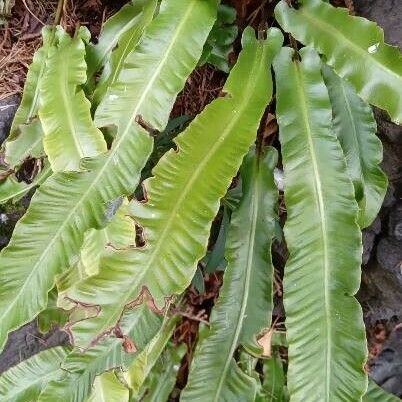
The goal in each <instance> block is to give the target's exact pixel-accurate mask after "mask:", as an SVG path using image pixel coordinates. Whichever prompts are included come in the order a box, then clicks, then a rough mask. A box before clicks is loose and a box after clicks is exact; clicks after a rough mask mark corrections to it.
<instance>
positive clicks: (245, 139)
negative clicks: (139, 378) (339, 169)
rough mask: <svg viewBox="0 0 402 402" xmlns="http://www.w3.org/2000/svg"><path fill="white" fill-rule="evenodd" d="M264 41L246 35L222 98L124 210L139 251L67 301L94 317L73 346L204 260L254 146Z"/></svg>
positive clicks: (168, 289) (118, 259)
mask: <svg viewBox="0 0 402 402" xmlns="http://www.w3.org/2000/svg"><path fill="white" fill-rule="evenodd" d="M269 39H270V40H268V41H258V40H256V39H255V35H254V32H252V30H251V29H250V30H247V32H246V35H245V41H244V42H245V43H246V44H245V47H244V50H243V52H242V54H241V56H240V58H239V61H238V63H237V65H236V66H235V67H234V68H233V70H232V73H231V75H230V76H229V79H228V81H227V83H226V85H225V87H224V92H225V93H226V94H227V96H225V97H222V98H219V99H217V100H215V101H214V102H212V103H211V104H210V105H208V106H207V107H206V108H205V110H204V111H203V112H202V113H201V114H200V115H199V116H198V117H197V118H196V119H194V120H193V122H192V123H191V124H190V125H189V127H188V128H187V129H186V130H185V131H184V132H183V133H181V134H180V135H179V136H178V137H177V138H176V140H175V143H176V145H177V149H178V151H177V152H176V151H174V150H170V151H169V152H168V153H167V154H165V155H164V156H163V157H162V159H161V160H160V161H159V163H158V164H157V166H156V167H155V169H154V170H153V175H154V177H152V178H150V179H148V180H147V181H145V184H144V188H145V192H146V194H147V202H145V203H140V202H134V203H133V204H132V206H131V212H132V214H133V216H134V218H135V219H136V221H137V222H138V223H139V224H140V225H141V226H142V227H143V228H144V239H145V241H146V244H145V246H144V247H141V248H138V249H134V250H128V251H122V252H121V253H116V254H114V255H113V257H111V258H105V259H103V261H102V262H101V265H102V267H104V269H102V272H101V273H100V275H97V276H94V277H91V278H90V279H88V281H86V282H85V283H83V284H82V286H80V288H79V289H78V290H77V292H74V293H73V294H71V295H69V296H70V298H71V299H73V300H78V301H79V302H80V303H84V304H89V305H99V306H100V310H101V311H100V314H99V315H98V316H97V317H96V318H94V319H88V320H84V321H81V322H80V323H77V325H76V326H75V327H74V337H75V338H74V339H75V341H76V342H77V343H78V344H80V345H82V346H85V345H87V344H88V343H90V342H91V339H93V337H96V336H97V335H99V334H102V333H106V332H108V331H109V330H110V329H111V328H113V327H114V326H115V325H116V322H117V320H118V319H119V317H120V315H121V314H122V311H123V310H124V309H125V306H126V305H128V304H129V303H134V304H136V303H138V302H141V301H142V300H143V297H144V296H146V297H147V298H148V299H149V298H150V299H151V300H152V302H153V303H155V304H156V306H158V307H159V308H161V307H163V306H164V301H165V298H167V297H170V296H172V295H173V294H179V293H181V292H183V291H184V289H185V288H186V287H187V286H188V285H189V284H190V282H191V279H192V277H193V275H194V273H195V270H196V266H197V262H198V260H199V259H201V258H202V256H203V255H204V254H205V251H206V247H207V242H208V237H209V231H210V227H211V223H212V220H213V218H214V217H215V215H216V213H217V211H218V208H219V204H220V199H221V198H222V197H223V196H224V195H225V193H226V191H227V189H228V187H229V185H230V182H231V180H232V178H233V176H234V175H235V174H236V172H237V170H238V169H239V167H240V164H241V161H242V159H243V157H244V155H245V154H246V153H247V151H248V149H249V147H250V145H251V144H252V142H253V141H254V139H255V136H256V131H257V128H258V126H259V123H260V119H261V117H262V114H263V112H264V110H265V107H266V105H267V103H268V100H269V88H270V85H271V79H270V77H269V74H268V66H269V61H270V60H271V59H272V57H273V54H274V51H273V49H275V48H276V49H277V48H278V47H279V46H280V44H281V41H282V35H281V33H280V32H279V31H278V30H272V31H271V32H270V34H269ZM271 41H272V42H274V43H275V44H276V45H273V46H271V44H270V42H271ZM244 77H247V79H245V78H244ZM89 289H91V290H90V291H89ZM94 289H95V291H93V290H94ZM116 289H119V291H118V292H117V291H116Z"/></svg>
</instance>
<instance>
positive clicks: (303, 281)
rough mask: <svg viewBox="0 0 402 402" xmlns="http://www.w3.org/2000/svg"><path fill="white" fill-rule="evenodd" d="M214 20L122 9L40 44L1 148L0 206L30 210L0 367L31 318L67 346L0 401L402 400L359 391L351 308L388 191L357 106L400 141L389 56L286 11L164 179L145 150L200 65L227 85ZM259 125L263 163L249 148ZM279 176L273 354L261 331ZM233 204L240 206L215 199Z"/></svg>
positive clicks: (393, 54)
mask: <svg viewBox="0 0 402 402" xmlns="http://www.w3.org/2000/svg"><path fill="white" fill-rule="evenodd" d="M219 3H220V2H219V1H218V0H188V1H186V2H183V1H181V0H162V2H161V3H160V4H159V3H158V2H157V1H156V0H133V1H132V2H130V3H128V4H127V5H126V6H124V7H123V8H122V9H121V10H120V11H119V12H118V13H117V14H116V15H114V16H113V17H111V19H110V20H109V21H107V22H106V23H105V25H104V28H103V31H102V33H101V36H100V38H99V41H98V43H97V44H96V45H95V44H91V43H90V41H89V34H88V31H87V30H85V29H83V28H81V29H79V30H78V31H77V32H76V33H75V35H74V37H72V38H71V37H70V36H69V35H68V34H67V33H65V32H64V30H63V29H62V28H61V27H49V28H45V29H44V31H43V38H44V40H43V46H42V48H41V49H39V50H38V51H37V53H36V55H35V57H34V61H33V63H32V65H31V68H30V71H29V73H28V76H27V81H26V85H25V90H24V95H23V99H22V103H21V106H20V108H19V110H18V112H17V115H16V117H15V120H14V124H13V126H12V129H11V133H10V137H9V139H8V140H7V141H6V142H5V144H4V145H3V148H2V154H3V156H4V158H3V159H4V161H5V164H4V166H3V167H2V170H1V176H0V177H1V178H2V181H1V182H0V202H2V203H4V202H11V201H16V200H18V199H19V198H20V197H21V196H22V195H24V194H25V193H26V192H28V191H30V190H31V191H32V190H33V189H36V192H35V194H34V195H33V197H32V200H31V203H30V206H29V208H28V210H27V212H26V214H25V216H24V217H23V218H22V219H21V220H20V222H19V223H18V224H17V226H16V228H15V230H14V233H13V236H12V239H11V240H10V243H9V245H8V246H7V247H6V248H5V249H4V250H2V252H1V254H0V272H1V276H0V295H1V298H0V300H1V301H0V322H1V326H0V345H1V347H3V346H4V344H5V342H6V340H7V336H8V334H9V333H10V332H11V331H13V330H16V329H17V328H19V327H20V326H22V325H24V324H25V323H27V322H29V321H31V320H33V319H35V318H36V317H38V320H39V323H40V327H41V329H42V330H44V331H45V330H48V329H49V328H50V327H51V325H52V323H55V322H56V323H58V324H59V325H62V326H63V329H64V330H65V331H66V332H67V333H68V334H69V336H70V341H71V346H68V347H58V348H54V349H50V350H47V351H45V352H42V353H40V354H38V355H36V356H33V357H32V358H30V359H28V360H26V361H24V362H22V363H21V364H19V365H17V366H16V367H13V368H11V369H10V370H8V371H7V372H5V373H4V374H3V375H1V376H0V395H1V400H5V401H21V402H24V401H26V402H28V401H40V402H54V401H56V400H59V399H61V400H64V401H74V402H82V401H101V400H107V401H115V400H116V401H117V400H119V401H140V400H141V401H159V402H163V401H168V400H170V398H171V399H172V398H173V399H175V400H177V399H180V400H182V401H187V400H188V401H190V400H191V401H200V402H209V401H216V402H218V401H287V400H290V401H292V402H298V401H303V402H304V401H311V402H315V401H317V402H334V401H335V402H337V401H348V402H349V401H350V402H354V401H362V400H363V401H379V402H380V401H388V400H389V401H393V400H397V398H396V397H393V396H391V395H388V394H386V393H385V391H383V390H382V389H381V388H379V387H378V386H376V385H375V384H374V383H371V382H368V376H367V372H366V371H365V369H364V365H365V363H366V360H367V345H366V338H365V330H364V324H363V319H362V309H361V307H360V305H359V303H358V302H357V300H356V299H355V297H354V295H355V293H356V292H357V290H358V288H359V284H360V265H361V254H362V234H361V230H362V229H363V228H365V227H367V226H369V225H370V224H371V223H372V222H373V220H374V219H375V217H376V215H377V213H378V211H379V209H380V207H381V204H382V201H383V198H384V196H385V192H386V189H387V179H386V176H385V175H384V173H383V172H382V170H381V168H380V163H381V160H382V145H381V142H380V140H379V139H378V138H377V137H376V124H375V120H374V117H373V113H372V110H371V108H370V106H369V104H373V105H375V106H378V107H381V108H383V109H385V110H386V111H387V112H388V113H389V115H390V117H391V119H392V120H393V121H394V122H395V123H399V122H400V121H401V118H402V85H401V84H402V57H401V54H400V52H398V50H397V49H396V48H393V47H391V46H388V45H386V44H385V43H384V40H383V33H382V31H381V30H380V28H379V27H377V26H376V25H375V24H374V23H372V22H369V21H367V20H365V19H362V18H360V17H354V16H350V15H348V12H347V10H345V9H341V8H335V7H333V6H331V5H330V4H328V3H327V2H325V1H322V0H299V1H298V2H293V4H292V2H289V1H285V0H281V1H279V2H278V4H277V5H276V8H275V17H276V21H277V23H278V25H279V28H275V27H273V28H270V29H269V30H266V31H265V30H264V29H262V28H261V29H259V30H258V31H257V32H255V31H254V30H253V29H252V28H251V27H248V28H246V29H245V30H244V32H243V34H242V38H241V48H242V50H241V52H240V54H239V57H238V60H237V62H236V64H235V66H234V67H233V68H232V69H231V71H230V73H229V75H228V77H227V80H226V84H225V85H224V87H223V89H222V91H221V96H219V97H218V98H217V99H215V100H214V101H213V102H211V103H210V104H209V105H207V106H206V107H205V108H204V110H203V111H202V112H201V113H200V114H199V115H198V116H195V117H194V118H192V120H191V122H190V124H189V125H188V126H187V127H186V128H185V129H184V131H182V132H181V133H180V134H178V136H177V137H176V138H175V139H174V144H173V145H171V144H170V140H171V138H168V141H165V143H164V144H165V145H163V146H166V144H169V145H168V146H167V148H171V149H169V150H167V152H166V153H165V154H164V155H163V156H162V157H160V154H161V144H163V140H162V141H161V142H160V138H161V134H160V133H161V132H163V130H164V129H165V128H166V126H167V124H168V122H169V116H170V113H171V110H172V108H173V105H174V102H175V99H176V97H177V95H178V94H179V92H180V91H181V90H182V89H183V87H184V85H185V82H186V80H187V79H188V77H189V76H190V74H191V73H192V71H193V70H194V69H195V68H196V66H197V64H202V63H205V62H207V61H209V62H211V63H213V64H215V65H217V66H220V68H222V69H223V70H229V64H227V56H228V52H229V51H230V49H231V44H232V41H233V39H234V36H235V34H236V32H237V30H236V28H234V27H233V26H232V25H231V24H232V23H233V21H234V18H235V14H234V13H233V12H232V11H230V9H228V8H227V6H225V7H223V8H222V7H221V8H219V10H220V15H221V16H222V13H224V18H223V23H224V26H222V19H221V20H220V22H216V21H217V15H218V6H220V5H219ZM296 3H297V4H296ZM296 40H297V41H298V43H299V44H298V43H297V42H296ZM284 43H285V44H286V43H290V45H291V46H286V45H285V46H284ZM303 45H304V46H305V47H302V46H303ZM273 88H275V89H276V93H275V102H273V101H272V100H273V99H274V91H273ZM267 107H268V108H269V109H268V110H269V111H270V112H271V113H275V115H276V118H277V121H278V125H279V143H280V147H277V148H278V149H275V148H273V147H272V146H268V144H271V145H272V144H275V142H273V141H270V140H269V138H268V139H267V138H266V137H265V135H264V130H263V129H261V128H260V129H259V127H260V123H261V119H262V118H263V116H264V113H265V111H266V110H267ZM187 119H188V118H187V117H186V120H187ZM257 133H258V135H257ZM154 138H156V140H154ZM155 141H156V146H155V147H156V151H157V152H156V154H155V152H153V148H154V142H155ZM155 155H156V156H155ZM278 155H279V157H278ZM155 157H157V158H159V157H160V159H159V161H158V162H157V163H156V166H155V167H154V168H153V170H152V174H151V177H148V176H149V174H148V173H147V174H145V176H146V177H148V178H146V179H145V180H144V181H142V179H141V177H142V176H141V172H142V171H143V170H144V171H145V172H148V169H149V167H148V166H149V165H148V164H149V163H152V164H154V159H155ZM27 159H34V160H36V163H37V166H38V167H39V170H40V173H39V174H38V175H37V176H36V177H35V178H34V180H33V181H32V182H30V183H25V182H21V181H19V180H18V179H17V178H18V177H19V175H18V170H19V169H20V167H21V166H22V165H23V163H24V161H26V160H27ZM278 160H279V161H280V163H281V166H282V167H283V170H284V189H282V188H281V191H282V190H283V192H284V201H285V206H286V213H287V214H286V222H285V225H284V234H283V237H284V240H285V241H286V244H287V247H288V250H289V257H288V259H287V263H286V266H285V269H284V278H283V283H284V296H283V299H284V306H285V313H286V322H285V326H286V336H285V339H284V335H283V334H281V333H278V331H277V329H276V328H275V326H274V324H273V320H272V316H273V282H274V266H273V262H272V258H271V246H272V242H273V240H274V239H275V238H277V239H279V238H281V236H282V234H281V230H280V225H279V216H278V209H279V207H278V206H279V204H278V195H279V194H278V190H277V188H276V187H275V177H274V169H275V168H276V166H277V165H278ZM147 162H148V164H147ZM239 169H240V174H239V175H238V172H239ZM236 177H237V179H236V180H233V179H234V178H236ZM140 182H141V184H142V189H143V190H142V193H143V197H142V198H141V197H140V196H138V195H139V194H141V191H138V189H137V187H138V185H139V183H140ZM236 185H237V187H236ZM233 186H235V187H236V189H237V190H236V191H237V192H240V193H241V194H240V200H239V202H236V203H233V202H232V200H231V194H230V193H228V194H227V195H226V196H225V194H226V193H227V191H228V189H229V188H230V187H233ZM136 189H137V191H136ZM232 191H233V190H232ZM222 203H224V204H225V205H226V207H225V213H224V214H225V220H224V221H225V227H224V228H223V229H222V230H221V232H220V235H219V237H218V242H217V244H216V246H215V249H214V250H213V251H212V252H211V253H210V256H211V257H210V260H209V261H212V262H210V263H209V264H208V265H207V270H208V272H211V270H213V269H214V266H215V267H216V266H218V265H219V266H220V267H221V266H222V264H220V262H219V261H220V260H222V258H223V254H224V258H225V260H226V262H227V264H226V268H225V272H224V276H223V285H222V288H221V290H220V292H219V297H218V298H217V300H216V303H215V306H214V307H213V308H212V312H211V315H210V318H209V321H208V322H204V323H203V324H202V325H201V326H200V329H199V333H198V339H197V345H196V347H195V348H194V350H188V349H187V348H186V347H185V346H184V345H179V344H178V342H177V337H176V336H174V333H175V329H176V328H177V327H178V326H180V325H181V324H180V323H181V321H182V316H183V315H186V314H185V312H184V311H185V309H186V289H187V288H188V287H189V286H190V284H191V283H192V281H193V280H194V276H195V275H198V280H199V279H200V275H201V279H202V269H200V266H199V261H200V260H202V259H203V257H204V256H205V255H206V254H207V253H208V252H209V250H208V243H209V238H210V231H211V226H212V224H213V221H214V219H215V217H216V215H217V214H218V213H219V211H220V207H221V204H222ZM228 205H230V208H229V207H227V206H228ZM212 257H213V258H212ZM217 260H219V261H218V263H216V262H214V261H217ZM223 265H225V264H223ZM284 348H287V353H286V355H287V358H286V359H284V356H285V355H284V354H283V350H284ZM183 358H184V360H185V362H186V365H187V366H189V374H188V378H187V380H186V382H185V384H184V383H180V384H178V385H179V386H178V385H176V377H177V375H178V373H179V377H180V379H181V380H180V381H182V379H183V372H182V369H183V367H184V365H182V367H181V362H183ZM180 367H181V368H180Z"/></svg>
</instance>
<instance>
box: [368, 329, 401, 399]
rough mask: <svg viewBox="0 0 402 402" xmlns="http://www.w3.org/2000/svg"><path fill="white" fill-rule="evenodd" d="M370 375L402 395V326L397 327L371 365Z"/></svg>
mask: <svg viewBox="0 0 402 402" xmlns="http://www.w3.org/2000/svg"><path fill="white" fill-rule="evenodd" d="M369 369H370V376H371V378H372V379H373V380H374V381H375V382H376V383H377V384H378V385H381V386H382V387H383V388H384V389H385V390H387V391H388V392H391V393H393V394H395V395H397V396H399V397H401V396H402V327H399V328H398V327H397V328H396V329H395V330H394V331H393V332H392V334H391V335H390V337H389V339H388V340H387V342H386V343H385V344H384V347H383V350H382V352H381V353H380V354H379V356H378V357H377V359H376V360H375V361H374V362H373V363H372V364H371V365H370V368H369Z"/></svg>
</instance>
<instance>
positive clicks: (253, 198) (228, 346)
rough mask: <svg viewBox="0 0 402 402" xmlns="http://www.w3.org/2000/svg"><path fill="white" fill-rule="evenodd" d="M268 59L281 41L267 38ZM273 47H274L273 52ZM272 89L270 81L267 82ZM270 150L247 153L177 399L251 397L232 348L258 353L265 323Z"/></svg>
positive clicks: (272, 192) (250, 384)
mask: <svg viewBox="0 0 402 402" xmlns="http://www.w3.org/2000/svg"><path fill="white" fill-rule="evenodd" d="M268 43H269V45H270V46H273V49H272V50H271V52H272V53H271V57H272V56H273V55H274V54H275V50H276V51H277V50H279V46H280V45H281V41H280V40H277V41H276V43H275V42H274V41H272V40H271V41H270V40H269V39H268ZM274 49H275V50H274ZM269 92H270V93H272V84H271V85H270V90H269ZM276 162H277V155H276V151H275V150H274V149H273V148H270V149H269V152H268V154H267V156H266V159H265V160H263V161H259V159H258V158H257V157H255V156H253V155H252V154H250V155H249V156H248V157H247V158H246V160H245V162H244V165H243V168H242V183H243V198H242V200H241V201H240V206H239V208H238V209H237V210H236V211H234V212H233V214H232V220H231V225H230V229H229V234H228V240H227V245H226V252H225V256H226V260H227V261H228V265H227V267H226V271H225V275H224V279H223V287H222V289H221V291H220V293H219V299H218V302H217V304H216V306H215V307H214V309H213V310H212V313H211V317H210V327H209V328H204V329H203V333H202V335H201V337H200V338H201V339H200V340H199V341H198V342H199V343H198V345H197V350H196V352H195V355H194V358H193V362H192V364H191V369H190V375H189V379H188V384H187V386H186V388H185V389H184V391H183V393H182V396H181V401H183V402H186V401H206V400H208V401H214V402H218V401H219V402H223V401H227V402H229V401H244V402H245V401H254V398H255V396H256V391H257V383H256V381H255V380H254V379H253V378H251V377H249V376H248V375H246V374H245V373H243V372H242V371H241V370H240V369H239V367H238V366H237V364H236V362H235V361H234V358H233V357H234V356H233V355H234V352H235V351H236V349H237V347H238V346H239V345H244V346H246V347H247V348H250V349H252V350H253V351H254V352H255V353H258V352H259V351H260V350H259V349H260V348H259V347H258V345H257V341H256V337H257V336H258V334H259V333H260V332H261V331H262V330H263V329H264V328H267V327H269V326H270V325H271V315H272V276H273V267H272V262H271V242H272V238H273V234H274V227H275V216H276V213H275V206H276V203H277V200H278V193H277V190H276V187H275V183H274V178H273V169H274V167H275V165H276Z"/></svg>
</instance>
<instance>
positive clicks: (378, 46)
mask: <svg viewBox="0 0 402 402" xmlns="http://www.w3.org/2000/svg"><path fill="white" fill-rule="evenodd" d="M298 3H299V8H298V9H297V10H296V9H294V8H291V7H289V5H288V4H287V2H286V0H281V1H280V3H279V4H278V5H277V7H276V9H275V15H276V18H277V20H278V22H279V23H280V25H281V26H282V28H283V29H284V30H285V31H287V32H290V33H291V34H292V35H293V36H294V37H295V38H296V39H297V40H299V41H300V42H302V43H304V44H305V45H312V46H314V47H315V48H316V49H317V50H318V51H319V52H320V53H322V54H324V55H325V56H326V61H327V63H328V64H329V65H330V66H332V67H333V68H334V69H335V71H336V72H337V73H338V74H339V75H340V76H341V77H343V78H345V79H347V80H348V81H349V82H350V83H351V84H353V86H354V87H355V88H356V90H357V93H358V94H359V95H360V96H361V97H362V98H363V99H364V100H366V101H367V102H369V103H371V104H373V105H375V106H378V107H380V108H382V109H385V110H386V111H387V112H388V113H389V115H390V116H391V119H392V120H393V121H394V122H395V123H397V124H400V123H401V122H402V55H401V53H400V52H399V51H398V49H397V48H396V47H392V46H389V45H386V44H384V32H383V31H382V29H380V28H379V27H378V26H377V25H376V24H375V23H374V22H371V21H368V20H366V19H364V18H361V17H354V16H351V15H349V14H348V10H347V9H344V8H335V7H333V6H331V5H330V4H327V3H325V2H323V1H321V0H299V2H298Z"/></svg>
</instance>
